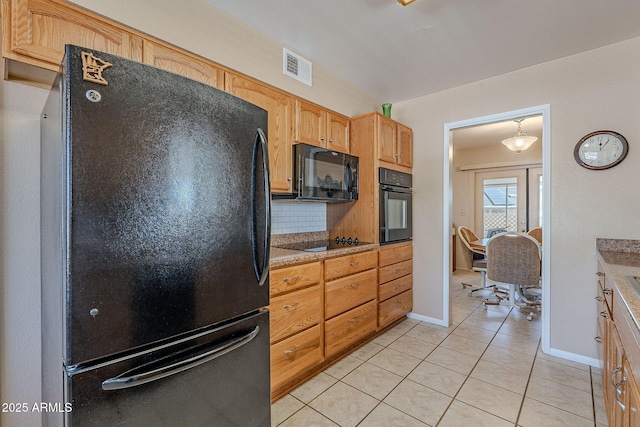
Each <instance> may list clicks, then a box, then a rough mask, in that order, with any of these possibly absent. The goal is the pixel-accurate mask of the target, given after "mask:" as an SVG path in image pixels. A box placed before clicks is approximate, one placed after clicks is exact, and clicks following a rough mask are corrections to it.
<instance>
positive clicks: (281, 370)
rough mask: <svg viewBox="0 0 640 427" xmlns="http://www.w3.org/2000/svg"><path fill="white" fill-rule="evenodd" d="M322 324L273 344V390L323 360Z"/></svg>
mask: <svg viewBox="0 0 640 427" xmlns="http://www.w3.org/2000/svg"><path fill="white" fill-rule="evenodd" d="M321 338H322V331H321V328H320V325H316V326H313V327H312V328H309V329H307V330H306V331H304V332H301V333H299V334H296V335H294V336H292V337H290V338H287V339H285V340H283V341H280V342H279V343H277V344H272V345H271V390H277V389H278V388H280V387H282V386H283V385H284V384H286V383H287V382H289V381H291V380H293V379H294V378H296V377H297V376H299V375H300V374H303V373H304V372H306V371H308V370H309V369H310V368H312V367H314V366H316V365H318V364H319V363H321V362H322V360H323V357H322V340H321Z"/></svg>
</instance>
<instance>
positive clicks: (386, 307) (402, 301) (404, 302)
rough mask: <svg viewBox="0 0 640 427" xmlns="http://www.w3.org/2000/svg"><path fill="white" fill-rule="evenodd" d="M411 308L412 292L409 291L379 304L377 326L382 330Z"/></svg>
mask: <svg viewBox="0 0 640 427" xmlns="http://www.w3.org/2000/svg"><path fill="white" fill-rule="evenodd" d="M412 308H413V290H411V289H409V290H408V291H406V292H403V293H401V294H400V295H397V296H395V297H393V298H390V299H388V300H386V301H383V302H381V303H380V305H379V307H378V325H379V327H381V328H383V327H385V326H387V325H388V324H389V323H391V322H393V321H394V320H397V319H399V318H401V317H402V316H404V315H405V314H407V313H408V312H410V311H411V309H412Z"/></svg>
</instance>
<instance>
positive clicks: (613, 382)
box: [611, 366, 622, 387]
mask: <svg viewBox="0 0 640 427" xmlns="http://www.w3.org/2000/svg"><path fill="white" fill-rule="evenodd" d="M618 372H622V366H618V367H617V368H616V369H614V370H613V371H611V385H612V386H613V387H615V386H616V374H617V373H618Z"/></svg>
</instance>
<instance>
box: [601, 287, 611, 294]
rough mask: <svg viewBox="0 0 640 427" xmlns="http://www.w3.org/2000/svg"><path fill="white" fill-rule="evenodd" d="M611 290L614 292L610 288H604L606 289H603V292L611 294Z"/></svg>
mask: <svg viewBox="0 0 640 427" xmlns="http://www.w3.org/2000/svg"><path fill="white" fill-rule="evenodd" d="M611 292H612V291H611V289H609V288H607V289H604V290H603V291H602V293H603V294H605V295H611Z"/></svg>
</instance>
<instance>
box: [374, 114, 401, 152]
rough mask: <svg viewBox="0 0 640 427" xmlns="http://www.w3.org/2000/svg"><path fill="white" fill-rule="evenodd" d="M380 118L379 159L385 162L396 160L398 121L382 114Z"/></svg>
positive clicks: (378, 116) (378, 125) (378, 124)
mask: <svg viewBox="0 0 640 427" xmlns="http://www.w3.org/2000/svg"><path fill="white" fill-rule="evenodd" d="M376 117H377V118H378V123H377V127H378V159H379V160H382V161H383V162H389V163H395V162H396V156H395V154H396V153H395V151H396V148H395V147H396V138H397V135H396V122H394V121H393V120H391V119H389V118H386V117H384V116H381V115H377V116H376Z"/></svg>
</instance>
